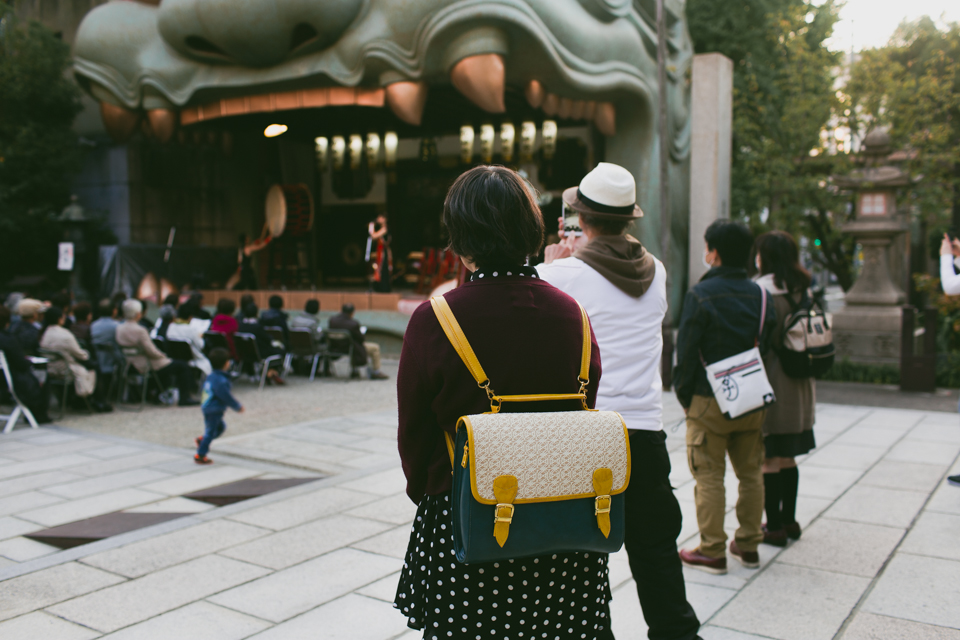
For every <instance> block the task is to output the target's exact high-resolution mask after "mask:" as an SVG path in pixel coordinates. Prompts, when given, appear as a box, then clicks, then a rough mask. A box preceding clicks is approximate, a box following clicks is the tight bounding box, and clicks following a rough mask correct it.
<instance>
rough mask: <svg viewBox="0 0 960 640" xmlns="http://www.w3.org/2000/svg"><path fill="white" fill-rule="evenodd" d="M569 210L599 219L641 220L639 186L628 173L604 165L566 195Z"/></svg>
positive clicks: (564, 194)
mask: <svg viewBox="0 0 960 640" xmlns="http://www.w3.org/2000/svg"><path fill="white" fill-rule="evenodd" d="M563 202H564V204H566V205H567V207H568V208H570V209H572V210H574V211H576V212H578V213H585V214H587V215H590V216H595V217H597V218H608V219H613V220H622V219H624V218H642V217H643V211H641V210H640V206H639V205H638V204H637V183H636V182H635V181H634V179H633V175H631V174H630V172H629V171H627V170H626V169H624V168H623V167H621V166H620V165H617V164H611V163H609V162H601V163H600V164H598V165H597V167H596V169H594V170H593V171H591V172H590V173H588V174H587V175H585V176H584V177H583V180H581V181H580V186H579V187H570V188H569V189H565V190H564V192H563Z"/></svg>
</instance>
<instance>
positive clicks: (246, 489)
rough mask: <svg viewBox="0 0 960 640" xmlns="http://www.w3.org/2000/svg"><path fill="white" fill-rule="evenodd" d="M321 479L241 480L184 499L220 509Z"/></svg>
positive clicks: (196, 492) (188, 495)
mask: <svg viewBox="0 0 960 640" xmlns="http://www.w3.org/2000/svg"><path fill="white" fill-rule="evenodd" d="M319 479H320V477H319V476H318V477H315V478H278V479H276V480H257V479H250V480H240V481H238V482H231V483H229V484H222V485H220V486H219V487H210V488H209V489H202V490H200V491H194V492H193V493H188V494H187V495H185V496H183V497H184V498H190V499H191V500H200V501H201V502H206V503H209V504H215V505H217V506H218V507H222V506H224V505H228V504H233V503H235V502H242V501H243V500H249V499H250V498H256V497H257V496H263V495H266V494H268V493H273V492H274V491H280V490H281V489H287V488H289V487H295V486H297V485H298V484H304V483H307V482H313V481H314V480H319Z"/></svg>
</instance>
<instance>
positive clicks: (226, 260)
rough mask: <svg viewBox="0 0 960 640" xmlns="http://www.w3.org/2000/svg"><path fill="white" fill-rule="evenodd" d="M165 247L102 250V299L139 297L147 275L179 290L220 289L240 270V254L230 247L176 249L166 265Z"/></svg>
mask: <svg viewBox="0 0 960 640" xmlns="http://www.w3.org/2000/svg"><path fill="white" fill-rule="evenodd" d="M166 250H167V247H166V246H165V245H162V244H127V245H120V246H117V245H113V246H101V247H100V295H101V297H109V296H111V295H113V294H114V293H116V292H117V291H123V292H124V293H126V294H127V295H128V296H133V295H135V294H136V291H137V287H138V286H139V285H140V281H141V280H143V277H144V276H145V275H147V273H153V275H155V276H156V277H157V279H158V280H159V279H160V278H166V279H167V280H169V281H170V282H172V283H173V284H174V285H176V286H177V288H182V287H183V285H185V284H189V285H190V286H191V287H193V288H194V289H219V288H221V287H223V286H224V285H225V284H226V282H227V279H228V278H229V277H230V276H231V275H233V273H234V272H235V271H236V270H237V250H236V249H235V248H231V247H176V246H174V247H173V248H172V249H171V250H170V260H169V261H168V262H164V260H163V256H164V253H165V252H166Z"/></svg>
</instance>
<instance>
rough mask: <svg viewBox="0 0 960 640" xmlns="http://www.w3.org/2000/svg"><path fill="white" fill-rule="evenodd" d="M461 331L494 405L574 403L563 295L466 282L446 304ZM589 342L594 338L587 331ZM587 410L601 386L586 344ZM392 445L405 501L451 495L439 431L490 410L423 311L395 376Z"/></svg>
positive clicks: (533, 282) (573, 326) (513, 280)
mask: <svg viewBox="0 0 960 640" xmlns="http://www.w3.org/2000/svg"><path fill="white" fill-rule="evenodd" d="M445 297H446V299H447V302H448V303H449V304H450V308H451V309H452V310H453V313H454V315H455V316H456V317H457V321H458V322H459V323H460V327H461V328H462V329H463V332H464V334H465V335H466V336H467V340H469V342H470V344H471V346H472V347H473V350H474V352H475V353H476V355H477V359H479V361H480V365H481V366H482V367H483V369H484V371H485V372H486V374H487V376H488V377H489V378H490V386H491V388H492V389H493V390H494V391H495V392H496V393H497V394H498V395H516V394H528V393H576V392H577V390H578V389H579V388H580V384H579V383H578V382H577V375H578V374H579V372H580V355H581V348H582V344H583V343H582V340H583V330H582V323H581V319H580V308H579V307H578V306H577V303H576V302H575V301H574V300H573V298H571V297H570V296H568V295H567V294H565V293H563V292H562V291H560V290H559V289H557V288H555V287H553V286H552V285H550V284H547V283H546V282H544V281H543V280H537V279H535V278H529V277H525V276H513V277H499V278H497V279H495V280H494V279H490V280H486V281H484V280H480V281H476V282H467V283H466V284H464V285H462V286H460V287H459V288H457V289H455V290H454V291H451V292H450V293H448V294H447V295H446V296H445ZM591 333H592V331H591ZM591 338H592V341H593V348H592V352H591V362H590V386H589V387H588V389H587V391H588V393H587V400H588V402H589V404H590V406H591V407H593V405H594V402H595V400H596V396H597V384H598V382H599V381H600V350H599V348H598V347H597V340H596V337H593V336H592V335H591ZM397 396H398V401H399V409H400V428H399V433H398V444H399V448H400V459H401V461H402V463H403V472H404V474H406V477H407V495H408V496H410V499H411V500H413V501H414V502H415V503H417V504H419V503H420V500H421V498H422V497H423V496H424V495H436V494H439V493H443V492H444V491H448V490H449V489H450V486H451V474H450V457H449V454H448V453H447V445H446V442H445V439H444V436H443V430H446V431H448V432H450V433H451V434H452V433H454V429H455V428H456V424H457V420H458V419H459V418H460V416H463V415H470V414H475V413H483V412H485V411H489V410H490V403H489V401H488V400H487V396H486V393H485V392H484V391H483V390H482V389H480V388H479V387H478V386H477V383H476V381H475V380H474V379H473V377H472V376H471V375H470V372H469V370H468V369H467V367H466V365H464V364H463V361H462V360H461V359H460V357H459V356H458V355H457V352H456V351H454V349H453V347H452V346H451V344H450V342H449V340H447V336H446V334H444V333H443V329H442V328H441V327H440V323H439V322H438V321H437V318H436V316H435V315H434V313H433V308H432V307H431V305H430V303H429V302H426V303H424V304H422V305H420V307H419V308H417V310H416V311H415V312H414V314H413V316H412V317H411V318H410V323H409V324H408V325H407V331H406V334H405V335H404V338H403V352H402V354H401V356H400V372H399V375H398V376H397ZM576 407H577V403H569V402H554V403H541V402H538V403H517V404H512V405H511V404H505V405H504V411H507V410H511V411H562V410H566V409H572V408H576Z"/></svg>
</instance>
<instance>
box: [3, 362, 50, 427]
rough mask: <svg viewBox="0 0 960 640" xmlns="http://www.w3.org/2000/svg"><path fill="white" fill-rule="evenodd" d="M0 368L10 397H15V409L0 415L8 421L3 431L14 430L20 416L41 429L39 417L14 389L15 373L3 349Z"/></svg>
mask: <svg viewBox="0 0 960 640" xmlns="http://www.w3.org/2000/svg"><path fill="white" fill-rule="evenodd" d="M0 369H2V370H3V379H4V380H6V381H7V389H9V390H10V397H11V398H13V411H12V412H10V413H9V414H7V415H0V420H5V421H6V423H7V424H6V425H4V427H3V432H4V433H10V432H11V431H13V428H14V427H15V426H17V421H18V420H19V419H20V416H23V417H25V418H26V419H27V422H28V423H29V424H30V426H31V427H33V428H34V429H39V428H40V425H38V424H37V419H36V418H34V417H33V413H31V412H30V409H28V408H27V405H25V404H23V402H21V401H20V398H18V397H17V392H16V391H14V390H13V373H12V372H11V371H10V365H9V364H7V354H5V353H4V352H3V351H0Z"/></svg>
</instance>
